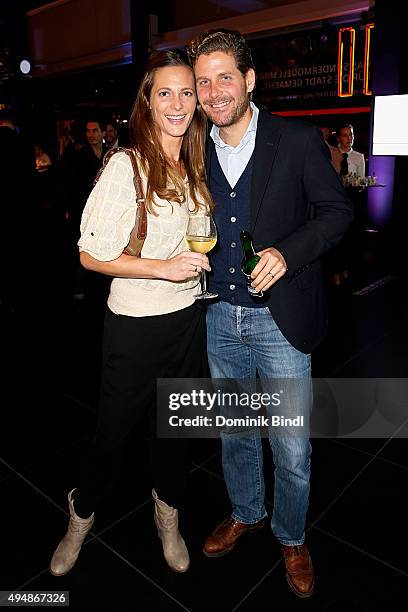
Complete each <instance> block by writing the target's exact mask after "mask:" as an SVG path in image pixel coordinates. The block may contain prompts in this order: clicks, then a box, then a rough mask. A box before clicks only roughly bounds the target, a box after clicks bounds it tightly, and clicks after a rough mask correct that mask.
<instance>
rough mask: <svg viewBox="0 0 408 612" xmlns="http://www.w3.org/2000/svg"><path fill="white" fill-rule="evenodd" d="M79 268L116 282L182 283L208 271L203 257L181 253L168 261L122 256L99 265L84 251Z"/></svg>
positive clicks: (208, 266)
mask: <svg viewBox="0 0 408 612" xmlns="http://www.w3.org/2000/svg"><path fill="white" fill-rule="evenodd" d="M80 260H81V264H82V265H83V267H84V268H86V269H87V270H92V271H93V272H99V273H100V274H106V275H107V276H115V277H119V278H154V279H159V280H169V281H175V282H180V281H185V280H187V279H188V278H195V277H197V276H198V275H199V273H200V270H201V268H203V269H204V270H207V271H208V272H209V271H210V270H211V268H210V265H209V263H208V258H207V256H206V255H202V254H201V253H193V252H192V251H184V252H183V253H179V255H176V256H175V257H172V258H171V259H144V258H141V257H132V256H130V255H126V254H125V253H122V255H120V256H119V257H118V258H117V259H113V260H111V261H99V260H98V259H95V258H94V257H92V255H89V253H87V252H86V251H81V253H80Z"/></svg>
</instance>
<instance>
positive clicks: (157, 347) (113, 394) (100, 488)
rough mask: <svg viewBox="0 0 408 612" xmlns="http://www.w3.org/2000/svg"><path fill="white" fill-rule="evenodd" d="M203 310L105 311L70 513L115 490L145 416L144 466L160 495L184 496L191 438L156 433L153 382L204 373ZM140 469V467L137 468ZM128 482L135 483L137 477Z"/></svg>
mask: <svg viewBox="0 0 408 612" xmlns="http://www.w3.org/2000/svg"><path fill="white" fill-rule="evenodd" d="M206 360H207V358H206V340H205V320H204V313H203V311H202V307H201V306H200V305H196V304H193V305H192V306H189V307H188V308H185V309H183V310H180V311H177V312H173V313H170V314H164V315H159V316H151V317H128V316H124V315H116V314H114V313H112V312H111V311H110V310H108V311H107V313H106V316H105V327H104V339H103V363H102V380H101V394H100V402H99V416H98V424H97V429H96V433H95V436H94V438H93V440H92V443H91V444H90V447H89V449H88V451H87V453H86V457H85V459H84V461H83V464H82V466H81V474H80V478H79V482H78V496H77V497H76V501H75V508H76V512H77V514H78V515H79V516H81V517H83V518H85V517H87V516H89V515H90V514H91V513H92V512H93V511H94V510H95V509H96V508H97V507H98V505H99V504H100V503H101V502H102V501H103V499H104V498H105V497H106V495H108V494H109V491H110V490H111V489H112V488H113V485H114V484H115V480H116V478H117V476H118V474H119V470H120V468H121V465H122V462H123V456H124V451H125V447H126V444H127V443H128V441H129V436H131V435H132V433H134V431H135V428H137V426H141V422H142V420H143V417H145V416H147V417H148V422H149V439H150V441H149V445H150V467H151V472H152V477H153V483H152V484H153V487H154V488H155V490H156V492H157V495H158V496H159V498H160V499H162V500H163V501H165V502H166V503H167V504H168V505H170V506H173V507H176V508H177V507H179V506H180V504H181V503H182V501H183V498H184V497H185V493H186V486H187V473H188V465H189V463H188V462H189V456H188V451H189V440H186V439H181V438H180V439H158V438H157V436H156V422H157V415H156V379H157V378H200V377H202V376H207V365H206V363H207V361H206ZM143 467H144V466H140V468H141V469H143ZM133 482H134V486H137V474H135V479H134V481H133Z"/></svg>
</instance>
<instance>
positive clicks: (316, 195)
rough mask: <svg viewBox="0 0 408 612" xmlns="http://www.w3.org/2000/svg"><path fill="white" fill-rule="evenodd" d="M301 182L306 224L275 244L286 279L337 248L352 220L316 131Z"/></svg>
mask: <svg viewBox="0 0 408 612" xmlns="http://www.w3.org/2000/svg"><path fill="white" fill-rule="evenodd" d="M301 180H302V181H303V191H304V194H305V197H306V199H307V203H308V210H309V215H308V220H307V221H306V223H304V224H303V225H301V226H300V227H299V228H298V229H297V230H295V231H294V232H293V233H291V234H290V235H288V236H287V237H286V238H284V239H283V240H280V241H278V242H277V243H276V244H274V247H275V248H276V249H278V250H279V251H280V252H281V253H282V255H283V256H284V258H285V261H286V264H287V266H288V272H289V275H291V274H294V273H296V272H297V271H301V270H303V269H304V268H305V266H307V265H308V264H310V263H312V262H313V261H314V260H316V259H318V258H319V257H321V256H322V255H323V254H324V253H325V252H326V251H328V250H329V249H331V248H333V247H334V246H336V245H337V244H338V243H339V242H340V240H341V238H342V237H343V235H344V233H345V231H346V230H347V228H348V227H349V225H350V223H351V221H352V219H353V208H352V203H351V201H350V199H349V198H348V196H347V194H346V191H345V189H344V186H343V184H342V181H341V179H340V178H339V176H338V175H337V173H336V171H335V169H334V167H333V165H332V164H331V162H330V155H329V151H328V148H327V145H326V144H325V143H324V142H323V139H322V137H321V134H320V132H319V130H318V129H317V128H316V129H315V128H313V129H312V130H311V132H310V135H309V137H308V141H307V143H306V146H305V155H304V163H303V173H302V177H301Z"/></svg>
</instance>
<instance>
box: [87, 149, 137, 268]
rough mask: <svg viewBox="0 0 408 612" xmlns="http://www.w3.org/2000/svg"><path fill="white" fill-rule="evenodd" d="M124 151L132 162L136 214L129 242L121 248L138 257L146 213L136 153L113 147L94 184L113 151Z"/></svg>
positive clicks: (127, 253) (106, 156) (107, 154)
mask: <svg viewBox="0 0 408 612" xmlns="http://www.w3.org/2000/svg"><path fill="white" fill-rule="evenodd" d="M119 152H122V153H126V155H127V156H128V157H129V158H130V161H131V162H132V168H133V185H134V187H135V192H136V216H135V224H134V226H133V229H132V231H131V233H130V237H129V242H128V244H127V246H126V247H125V248H124V249H123V252H124V253H126V255H132V256H133V257H140V253H141V251H142V248H143V244H144V241H145V239H146V234H147V213H146V205H145V197H144V193H143V185H142V179H141V178H140V172H139V167H138V164H137V159H136V153H135V150H134V149H127V148H125V147H113V148H112V149H109V151H108V152H107V153H106V154H105V157H104V159H103V166H102V168H101V169H100V170H99V172H98V174H97V175H96V178H95V181H94V185H96V183H97V182H98V181H99V179H100V176H101V174H102V172H103V171H104V169H105V167H106V164H107V163H108V161H109V160H110V158H111V157H112V155H114V154H115V153H119Z"/></svg>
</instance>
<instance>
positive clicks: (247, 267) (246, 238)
mask: <svg viewBox="0 0 408 612" xmlns="http://www.w3.org/2000/svg"><path fill="white" fill-rule="evenodd" d="M239 236H240V238H241V242H242V251H243V253H244V257H243V259H242V262H241V270H242V272H243V274H244V275H245V276H246V279H247V289H248V292H249V294H250V295H252V296H254V297H262V296H263V292H262V291H256V289H254V287H252V285H251V282H252V279H251V272H252V271H253V270H254V268H255V266H256V264H257V263H258V261H259V260H260V259H261V258H260V257H259V255H257V254H256V252H255V249H254V245H253V242H252V236H251V234H250V233H249V232H246V231H244V230H243V231H242V232H240V234H239Z"/></svg>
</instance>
